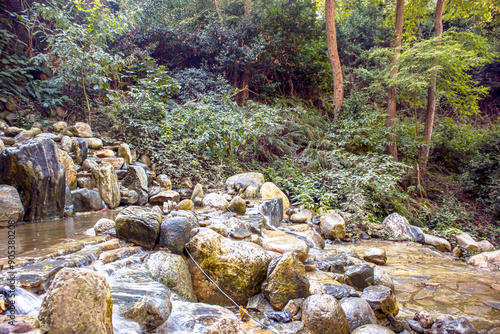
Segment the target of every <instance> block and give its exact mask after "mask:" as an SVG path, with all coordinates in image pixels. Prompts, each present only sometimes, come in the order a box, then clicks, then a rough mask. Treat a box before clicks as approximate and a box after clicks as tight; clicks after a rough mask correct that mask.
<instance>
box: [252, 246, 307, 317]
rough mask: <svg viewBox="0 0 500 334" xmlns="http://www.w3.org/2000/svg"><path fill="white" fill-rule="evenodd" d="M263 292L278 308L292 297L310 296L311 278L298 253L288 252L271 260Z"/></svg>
mask: <svg viewBox="0 0 500 334" xmlns="http://www.w3.org/2000/svg"><path fill="white" fill-rule="evenodd" d="M262 292H263V293H264V296H266V299H267V300H269V302H270V303H271V305H272V306H273V307H274V308H275V309H277V310H281V309H282V308H283V307H284V306H285V305H286V304H287V303H288V301H289V300H291V299H295V298H304V297H307V296H309V279H308V278H307V275H306V270H305V268H304V264H303V263H302V262H301V261H300V260H299V257H298V256H297V254H295V253H294V252H288V253H285V254H283V255H281V256H276V257H275V258H274V259H273V260H272V261H271V263H270V264H269V267H268V269H267V279H266V281H265V282H264V284H263V285H262Z"/></svg>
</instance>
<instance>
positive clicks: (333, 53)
mask: <svg viewBox="0 0 500 334" xmlns="http://www.w3.org/2000/svg"><path fill="white" fill-rule="evenodd" d="M325 18H326V44H327V45H328V58H329V59H330V66H331V67H332V72H333V86H334V90H333V107H334V108H335V115H337V114H338V112H339V110H340V108H341V107H342V103H343V101H344V81H343V79H342V68H341V65H340V58H339V52H338V48H337V32H336V30H335V0H326V1H325Z"/></svg>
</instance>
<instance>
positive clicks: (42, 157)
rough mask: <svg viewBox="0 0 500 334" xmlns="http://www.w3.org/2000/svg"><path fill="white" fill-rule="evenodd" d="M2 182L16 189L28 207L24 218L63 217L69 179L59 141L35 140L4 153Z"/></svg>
mask: <svg viewBox="0 0 500 334" xmlns="http://www.w3.org/2000/svg"><path fill="white" fill-rule="evenodd" d="M0 184H8V185H11V186H13V187H14V188H16V189H17V190H18V192H19V197H20V198H21V201H22V203H23V207H24V218H23V219H24V220H27V221H32V220H37V219H41V218H53V217H62V216H63V215H64V205H65V193H66V181H65V173H64V168H63V166H62V164H61V161H60V160H59V154H58V150H57V146H56V143H55V142H54V141H53V140H50V139H34V140H31V141H29V142H28V143H26V144H25V145H22V146H21V147H19V148H17V149H9V150H5V151H3V152H2V153H1V154H0Z"/></svg>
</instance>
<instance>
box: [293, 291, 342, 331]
mask: <svg viewBox="0 0 500 334" xmlns="http://www.w3.org/2000/svg"><path fill="white" fill-rule="evenodd" d="M302 321H303V322H304V325H305V327H306V328H307V329H308V330H309V332H310V333H311V334H330V333H335V334H349V333H351V330H350V328H349V323H348V322H347V318H346V315H345V313H344V310H343V309H342V307H341V306H340V304H339V302H338V301H337V300H336V299H335V297H333V296H330V295H325V294H317V295H312V296H309V297H307V298H306V299H305V300H304V303H303V304H302Z"/></svg>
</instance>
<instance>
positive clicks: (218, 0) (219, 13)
mask: <svg viewBox="0 0 500 334" xmlns="http://www.w3.org/2000/svg"><path fill="white" fill-rule="evenodd" d="M215 9H217V15H218V16H219V21H220V24H221V25H223V24H224V21H223V20H222V11H221V9H220V0H215Z"/></svg>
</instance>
